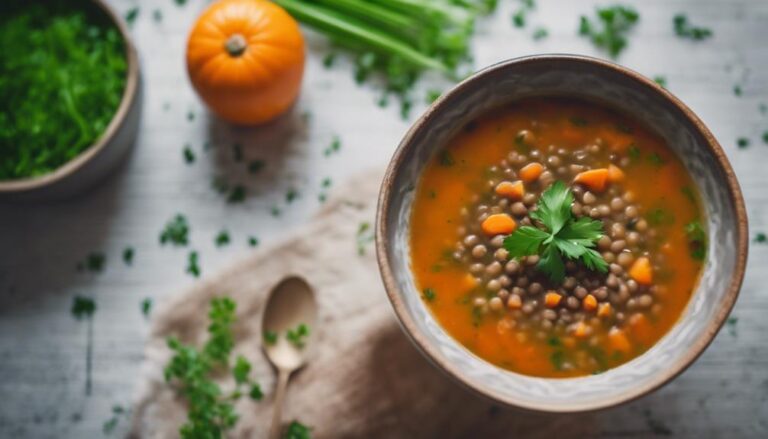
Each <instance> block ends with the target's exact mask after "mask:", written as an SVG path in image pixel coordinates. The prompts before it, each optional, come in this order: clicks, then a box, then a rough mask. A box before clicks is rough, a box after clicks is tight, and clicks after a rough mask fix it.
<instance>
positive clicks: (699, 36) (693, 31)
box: [672, 14, 712, 41]
mask: <svg viewBox="0 0 768 439" xmlns="http://www.w3.org/2000/svg"><path fill="white" fill-rule="evenodd" d="M672 26H673V28H674V29H675V34H677V36H678V37H680V38H688V39H691V40H695V41H701V40H706V39H707V38H709V37H711V36H712V30H710V29H708V28H705V27H699V26H694V25H692V24H691V23H689V22H688V16H686V15H685V14H677V15H675V16H674V17H673V18H672Z"/></svg>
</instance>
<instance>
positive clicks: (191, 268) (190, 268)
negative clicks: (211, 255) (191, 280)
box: [187, 250, 200, 277]
mask: <svg viewBox="0 0 768 439" xmlns="http://www.w3.org/2000/svg"><path fill="white" fill-rule="evenodd" d="M199 262H200V261H199V260H198V255H197V252H196V251H194V250H193V251H191V252H189V255H188V256H187V273H189V274H191V275H192V276H194V277H200V264H199Z"/></svg>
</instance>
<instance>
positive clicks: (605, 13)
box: [579, 5, 640, 58]
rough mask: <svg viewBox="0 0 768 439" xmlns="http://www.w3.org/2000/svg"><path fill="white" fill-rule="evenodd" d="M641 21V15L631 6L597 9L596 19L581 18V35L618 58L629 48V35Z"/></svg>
mask: <svg viewBox="0 0 768 439" xmlns="http://www.w3.org/2000/svg"><path fill="white" fill-rule="evenodd" d="M639 19H640V14H638V13H637V11H635V10H634V9H633V8H632V7H629V6H621V5H614V6H608V7H604V8H597V18H596V19H594V20H590V19H589V18H588V17H586V16H584V15H582V16H581V21H580V24H579V35H582V36H584V37H587V38H589V39H590V40H591V41H592V44H594V45H595V46H596V47H597V48H599V49H602V50H605V51H607V52H608V54H609V55H610V56H611V57H612V58H616V57H618V56H619V54H620V53H621V52H622V51H623V50H624V49H625V48H626V47H627V34H628V33H629V31H630V30H631V29H632V28H633V27H634V26H635V24H637V21H638V20H639Z"/></svg>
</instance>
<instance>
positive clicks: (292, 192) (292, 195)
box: [285, 188, 299, 204]
mask: <svg viewBox="0 0 768 439" xmlns="http://www.w3.org/2000/svg"><path fill="white" fill-rule="evenodd" d="M297 198H299V192H298V191H297V190H296V189H294V188H290V189H288V191H287V192H286V193H285V202H286V203H288V204H291V203H293V202H294V201H296V199H297Z"/></svg>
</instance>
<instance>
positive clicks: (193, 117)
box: [187, 110, 195, 122]
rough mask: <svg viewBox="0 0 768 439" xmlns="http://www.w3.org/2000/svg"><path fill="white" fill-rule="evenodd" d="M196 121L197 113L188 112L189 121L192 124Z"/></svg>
mask: <svg viewBox="0 0 768 439" xmlns="http://www.w3.org/2000/svg"><path fill="white" fill-rule="evenodd" d="M193 120H195V112H194V111H192V110H189V111H187V121H189V122H192V121H193Z"/></svg>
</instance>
